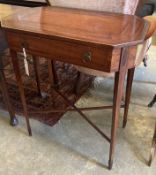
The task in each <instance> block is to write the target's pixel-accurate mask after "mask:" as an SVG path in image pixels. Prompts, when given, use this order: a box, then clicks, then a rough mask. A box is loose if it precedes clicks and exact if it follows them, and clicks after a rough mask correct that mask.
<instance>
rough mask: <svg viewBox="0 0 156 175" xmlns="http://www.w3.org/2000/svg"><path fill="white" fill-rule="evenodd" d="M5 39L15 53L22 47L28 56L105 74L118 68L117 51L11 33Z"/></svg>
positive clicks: (118, 56)
mask: <svg viewBox="0 0 156 175" xmlns="http://www.w3.org/2000/svg"><path fill="white" fill-rule="evenodd" d="M7 38H8V43H9V46H10V48H12V49H15V50H17V51H22V47H24V48H25V49H26V51H27V52H28V53H29V54H34V55H38V56H43V57H46V58H50V59H55V60H59V61H63V62H67V63H71V64H75V65H80V66H84V67H88V68H92V69H96V70H102V71H106V72H111V71H116V70H118V67H119V58H120V50H119V49H118V50H113V48H111V47H103V48H102V47H96V46H93V47H92V46H87V45H82V44H79V43H72V42H67V41H64V40H59V39H48V38H43V37H42V38H41V37H36V36H31V35H28V34H17V33H13V32H7Z"/></svg>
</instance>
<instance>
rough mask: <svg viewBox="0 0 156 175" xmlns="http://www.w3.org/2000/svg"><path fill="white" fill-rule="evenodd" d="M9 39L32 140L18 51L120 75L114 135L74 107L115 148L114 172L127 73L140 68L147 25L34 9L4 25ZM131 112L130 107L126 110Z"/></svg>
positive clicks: (112, 15)
mask: <svg viewBox="0 0 156 175" xmlns="http://www.w3.org/2000/svg"><path fill="white" fill-rule="evenodd" d="M2 26H3V28H4V29H5V32H6V36H7V39H8V43H9V47H10V51H11V56H12V62H13V66H14V71H15V74H16V79H17V83H18V87H19V91H20V95H21V100H22V104H23V109H24V116H25V118H26V123H27V129H28V132H29V135H32V132H31V127H30V122H29V111H28V110H27V105H26V97H25V94H24V88H23V84H22V78H21V74H20V67H19V63H18V58H17V52H19V51H20V52H21V51H22V50H23V49H24V50H25V52H26V53H28V54H32V55H35V56H42V57H45V58H47V59H49V60H56V59H57V60H59V61H63V62H67V63H71V64H75V65H80V66H84V67H88V68H92V69H95V70H101V71H104V72H109V73H111V72H114V73H115V83H114V98H113V105H112V108H113V112H112V124H111V134H110V136H107V135H106V134H104V133H103V131H101V130H100V129H99V128H98V127H97V126H95V125H94V124H93V123H92V122H91V121H90V120H89V119H88V118H87V116H86V115H85V114H84V113H83V111H82V110H80V109H79V108H77V107H76V106H75V105H74V104H73V103H71V102H70V101H69V99H68V97H65V96H64V94H62V93H61V92H60V91H59V90H57V89H55V90H56V92H57V93H58V94H59V95H60V96H61V97H62V98H63V99H64V100H65V102H66V103H68V104H69V106H71V107H72V109H74V110H76V111H77V112H78V113H79V114H80V115H81V117H83V118H84V119H85V120H86V121H87V122H88V123H89V124H90V125H91V126H92V127H93V128H94V129H95V130H96V131H98V133H99V134H101V136H102V137H103V138H105V139H106V140H107V141H108V142H109V144H110V150H109V161H108V167H109V169H111V168H112V165H113V158H114V151H115V142H116V134H117V128H118V120H119V112H120V107H121V99H122V93H123V88H124V80H125V76H126V73H127V72H128V71H132V72H133V70H134V68H135V61H136V60H135V57H136V47H137V45H138V44H141V43H142V42H143V41H144V39H145V36H146V33H147V31H148V27H149V24H148V22H146V21H145V20H143V19H141V18H139V17H136V16H132V15H122V14H115V13H108V12H96V11H85V10H75V9H69V8H58V7H42V8H35V9H29V10H26V11H25V12H24V11H23V12H20V13H17V14H15V15H12V16H10V17H8V18H6V19H5V20H3V21H2ZM125 107H126V108H127V109H128V105H126V106H125Z"/></svg>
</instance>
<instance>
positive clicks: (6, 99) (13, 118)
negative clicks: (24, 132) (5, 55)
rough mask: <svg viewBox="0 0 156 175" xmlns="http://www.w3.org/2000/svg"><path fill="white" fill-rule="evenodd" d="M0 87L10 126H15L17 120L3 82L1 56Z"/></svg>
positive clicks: (0, 60)
mask: <svg viewBox="0 0 156 175" xmlns="http://www.w3.org/2000/svg"><path fill="white" fill-rule="evenodd" d="M0 86H1V91H2V96H3V101H4V103H5V105H6V107H7V109H8V112H9V115H10V125H12V126H16V125H17V124H18V120H17V118H16V116H15V113H14V110H13V109H12V105H11V103H10V98H9V94H8V88H7V84H6V80H5V75H4V72H3V63H2V55H0Z"/></svg>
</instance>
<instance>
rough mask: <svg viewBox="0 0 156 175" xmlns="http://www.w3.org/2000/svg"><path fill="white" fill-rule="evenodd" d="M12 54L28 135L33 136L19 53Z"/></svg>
mask: <svg viewBox="0 0 156 175" xmlns="http://www.w3.org/2000/svg"><path fill="white" fill-rule="evenodd" d="M10 54H11V58H12V63H13V68H14V72H15V76H16V81H17V85H18V88H19V92H20V97H21V101H22V105H23V111H24V116H25V119H26V124H27V129H28V133H29V136H31V135H32V132H31V127H30V122H29V116H28V110H27V104H26V98H25V93H24V87H23V83H22V77H21V73H20V67H19V62H18V58H17V53H16V51H14V50H10Z"/></svg>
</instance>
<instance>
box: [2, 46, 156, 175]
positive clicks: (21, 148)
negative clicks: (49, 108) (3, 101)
mask: <svg viewBox="0 0 156 175" xmlns="http://www.w3.org/2000/svg"><path fill="white" fill-rule="evenodd" d="M155 69H156V46H152V48H151V50H150V60H149V63H148V67H147V68H144V67H143V66H140V67H139V68H138V69H137V71H136V73H135V81H134V84H133V92H132V98H131V105H130V110H129V117H128V124H127V127H126V128H125V129H123V128H122V127H121V126H122V125H121V124H122V114H123V111H122V110H121V115H120V116H121V117H120V123H119V129H118V136H117V145H116V151H115V159H114V166H113V169H112V170H111V171H109V170H108V169H107V168H106V165H107V162H108V150H109V145H108V143H107V142H106V141H105V140H103V138H102V137H101V136H100V135H99V134H98V133H97V132H96V131H94V129H92V128H91V127H90V126H89V125H88V124H87V123H86V122H85V121H84V120H83V119H82V118H81V117H80V116H79V114H77V113H76V112H68V113H66V114H65V115H64V116H63V118H62V119H61V120H60V121H59V123H58V124H56V125H55V126H54V127H49V126H47V125H45V124H42V123H40V122H38V121H35V120H33V119H31V126H32V131H33V136H32V137H29V136H28V135H27V132H26V126H25V120H24V119H23V118H22V117H18V119H19V125H18V126H17V127H15V128H13V127H11V126H10V125H9V124H8V120H9V117H8V114H7V113H6V112H4V111H1V112H0V175H15V174H16V175H140V174H141V175H156V158H155V160H154V162H153V164H152V166H151V167H150V168H149V167H148V166H147V165H146V163H147V160H148V157H149V150H150V145H151V140H152V136H153V130H154V123H155V121H156V105H155V106H154V107H153V108H152V109H148V108H147V104H148V102H149V101H150V100H151V98H152V97H153V95H154V94H155V93H156V85H155V83H156V70H155ZM112 84H113V79H103V78H97V79H96V80H95V82H94V84H93V86H92V87H91V88H90V89H89V90H88V91H87V93H86V94H85V95H84V96H83V97H82V98H81V99H80V100H79V101H78V103H77V106H91V105H92V104H94V105H95V104H97V105H99V104H103V103H104V104H107V103H109V104H111V101H112V92H113V89H112V88H110V87H112ZM87 114H88V116H89V118H90V119H92V121H94V123H96V124H97V125H98V126H99V127H100V128H101V129H103V130H105V131H106V133H107V134H108V135H109V134H110V125H111V110H105V111H98V112H97V111H93V112H88V113H87Z"/></svg>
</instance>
